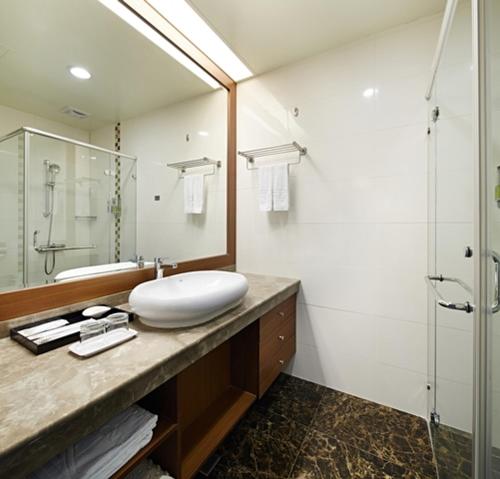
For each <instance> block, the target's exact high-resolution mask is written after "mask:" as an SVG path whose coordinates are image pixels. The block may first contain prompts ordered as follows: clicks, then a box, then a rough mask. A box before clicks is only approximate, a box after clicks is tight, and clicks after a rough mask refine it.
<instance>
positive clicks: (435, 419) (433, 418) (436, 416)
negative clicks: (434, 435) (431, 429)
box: [431, 409, 441, 426]
mask: <svg viewBox="0 0 500 479" xmlns="http://www.w3.org/2000/svg"><path fill="white" fill-rule="evenodd" d="M440 422H441V416H440V415H439V414H438V412H437V411H436V410H435V409H434V410H433V411H432V412H431V423H432V424H434V425H435V426H439V423H440Z"/></svg>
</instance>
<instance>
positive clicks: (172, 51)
mask: <svg viewBox="0 0 500 479" xmlns="http://www.w3.org/2000/svg"><path fill="white" fill-rule="evenodd" d="M99 2H100V3H102V4H103V5H104V6H105V7H107V8H109V9H110V10H111V11H112V12H113V13H115V14H116V15H118V16H119V17H120V18H121V19H122V20H123V21H125V22H127V23H128V24H129V25H130V26H131V27H132V28H134V29H135V30H137V31H138V32H139V33H141V34H142V35H144V36H145V37H146V38H147V39H148V40H149V41H151V42H153V43H154V44H155V45H156V46H157V47H159V48H161V49H162V50H163V51H164V52H165V53H167V54H168V55H170V56H171V57H172V58H173V59H174V60H176V61H177V62H179V63H180V64H181V65H182V66H184V67H186V68H187V69H188V70H189V71H190V72H192V73H194V74H195V75H196V76H197V77H198V78H200V79H201V80H203V81H204V82H205V83H207V84H208V85H210V86H211V87H212V88H213V89H216V88H220V85H219V83H218V82H217V81H216V80H214V79H213V78H212V77H211V76H210V75H209V74H208V73H207V72H206V71H205V70H203V69H202V68H200V67H199V66H198V65H197V64H196V63H194V62H193V61H192V60H191V59H190V58H188V57H187V56H186V55H184V53H182V52H181V51H180V50H179V49H178V48H177V47H175V46H174V45H172V44H171V43H170V42H169V41H168V40H166V39H165V38H164V37H162V36H161V35H160V34H159V33H158V32H157V31H156V30H154V29H153V28H151V27H150V26H149V25H148V24H146V23H145V22H143V21H142V20H141V18H139V17H138V16H137V15H136V14H135V13H134V12H132V11H131V10H129V9H128V8H127V7H126V6H125V5H123V4H122V3H120V2H119V1H118V0H99Z"/></svg>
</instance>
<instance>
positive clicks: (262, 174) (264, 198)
mask: <svg viewBox="0 0 500 479" xmlns="http://www.w3.org/2000/svg"><path fill="white" fill-rule="evenodd" d="M259 209H260V211H271V210H272V209H273V167H272V166H260V167H259Z"/></svg>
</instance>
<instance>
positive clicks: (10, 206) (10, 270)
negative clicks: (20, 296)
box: [0, 132, 24, 291]
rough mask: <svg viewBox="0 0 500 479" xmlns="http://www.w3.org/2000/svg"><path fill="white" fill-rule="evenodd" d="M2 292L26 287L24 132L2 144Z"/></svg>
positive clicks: (0, 288)
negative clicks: (24, 275)
mask: <svg viewBox="0 0 500 479" xmlns="http://www.w3.org/2000/svg"><path fill="white" fill-rule="evenodd" d="M0 165H2V166H1V172H2V174H1V175H0V225H2V227H1V228H0V291H3V290H10V289H17V288H22V287H23V265H24V255H23V243H24V230H23V225H24V222H23V216H24V193H23V192H24V133H22V132H20V133H18V134H16V135H14V136H11V137H9V138H7V139H5V140H3V141H0Z"/></svg>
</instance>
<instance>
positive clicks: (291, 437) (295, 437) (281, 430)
mask: <svg viewBox="0 0 500 479" xmlns="http://www.w3.org/2000/svg"><path fill="white" fill-rule="evenodd" d="M306 431H307V427H306V426H304V425H303V424H301V423H299V422H296V421H293V420H291V419H289V418H287V417H285V416H282V415H280V414H275V413H273V412H270V411H268V412H267V414H263V413H262V412H261V411H259V409H258V408H255V407H254V408H252V409H250V411H249V412H248V414H247V415H246V416H245V417H244V418H243V420H242V421H241V422H240V423H239V424H238V427H237V428H236V429H235V430H234V432H233V435H234V437H233V440H232V442H239V441H241V440H242V439H243V437H244V436H245V435H246V434H248V433H253V432H255V433H256V434H267V435H272V436H274V437H275V438H276V439H277V440H279V441H284V442H288V443H289V444H291V445H292V446H294V447H296V448H299V447H300V445H301V444H302V441H303V440H304V437H305V435H306Z"/></svg>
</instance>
